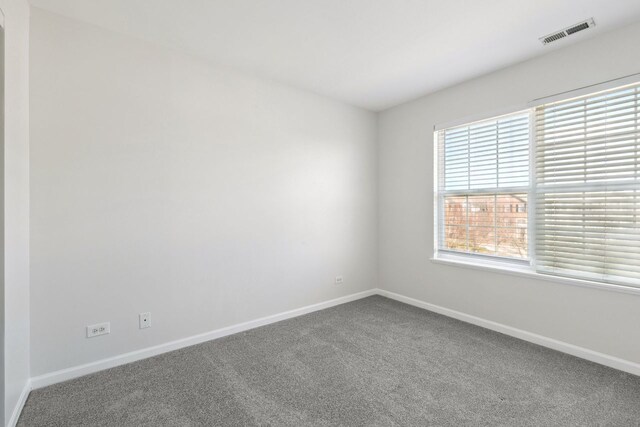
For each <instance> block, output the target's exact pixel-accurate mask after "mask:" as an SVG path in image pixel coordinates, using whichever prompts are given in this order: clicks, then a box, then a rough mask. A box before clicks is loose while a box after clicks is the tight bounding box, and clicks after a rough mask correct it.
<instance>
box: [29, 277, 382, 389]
mask: <svg viewBox="0 0 640 427" xmlns="http://www.w3.org/2000/svg"><path fill="white" fill-rule="evenodd" d="M375 294H376V290H375V289H370V290H368V291H364V292H358V293H355V294H351V295H347V296H344V297H340V298H336V299H332V300H329V301H325V302H321V303H318V304H312V305H308V306H306V307H302V308H297V309H294V310H289V311H285V312H282V313H278V314H274V315H271V316H267V317H262V318H260V319H255V320H250V321H248V322H244V323H238V324H236V325H232V326H228V327H226V328H221V329H216V330H214V331H210V332H205V333H203V334H199V335H193V336H191V337H187V338H182V339H179V340H175V341H171V342H168V343H165V344H160V345H156V346H153V347H148V348H144V349H141V350H136V351H132V352H130V353H124V354H120V355H117V356H113V357H109V358H106V359H102V360H98V361H95V362H91V363H87V364H84V365H80V366H74V367H71V368H67V369H61V370H59V371H55V372H51V373H48V374H44V375H40V376H37V377H33V378H31V387H32V388H33V389H38V388H42V387H46V386H48V385H51V384H56V383H59V382H62V381H67V380H70V379H73V378H77V377H81V376H84V375H88V374H92V373H94V372H98V371H102V370H105V369H109V368H113V367H115V366H120V365H124V364H127V363H131V362H135V361H138V360H141V359H146V358H148V357H152V356H157V355H158V354H162V353H166V352H169V351H173V350H178V349H180V348H184V347H189V346H192V345H195V344H200V343H203V342H205V341H210V340H214V339H216V338H222V337H225V336H227V335H232V334H237V333H238V332H243V331H247V330H249V329H253V328H257V327H260V326H264V325H268V324H270V323H275V322H279V321H281V320H285V319H290V318H292V317H297V316H301V315H303V314H307V313H311V312H314V311H318V310H323V309H325V308H329V307H333V306H336V305H340V304H344V303H347V302H351V301H355V300H358V299H361V298H365V297H368V296H371V295H375Z"/></svg>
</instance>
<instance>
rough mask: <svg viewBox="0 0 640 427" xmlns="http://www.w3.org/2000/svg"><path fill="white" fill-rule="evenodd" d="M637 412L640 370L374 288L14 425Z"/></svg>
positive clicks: (67, 398) (614, 418)
mask: <svg viewBox="0 0 640 427" xmlns="http://www.w3.org/2000/svg"><path fill="white" fill-rule="evenodd" d="M639 423H640V377H636V376H633V375H629V374H625V373H623V372H620V371H616V370H613V369H609V368H606V367H603V366H600V365H597V364H594V363H591V362H587V361H584V360H581V359H577V358H575V357H572V356H568V355H565V354H563V353H558V352H555V351H552V350H548V349H545V348H543V347H539V346H536V345H533V344H529V343H527V342H524V341H520V340H517V339H514V338H510V337H508V336H505V335H501V334H498V333H495V332H492V331H489V330H486V329H482V328H479V327H476V326H472V325H469V324H466V323H463V322H459V321H456V320H453V319H450V318H447V317H444V316H440V315H437V314H434V313H430V312H428V311H424V310H421V309H418V308H415V307H412V306H408V305H405V304H402V303H399V302H395V301H392V300H389V299H386V298H383V297H380V296H374V297H369V298H366V299H363V300H359V301H355V302H352V303H348V304H344V305H341V306H338V307H334V308H331V309H327V310H323V311H319V312H316V313H312V314H308V315H305V316H302V317H298V318H295V319H291V320H286V321H283V322H279V323H276V324H273V325H269V326H265V327H262V328H258V329H254V330H251V331H248V332H244V333H240V334H237V335H233V336H229V337H226V338H222V339H218V340H215V341H210V342H207V343H204V344H200V345H197V346H193V347H189V348H186V349H182V350H178V351H175V352H172V353H167V354H163V355H161V356H157V357H154V358H151V359H146V360H142V361H140V362H136V363H133V364H130V365H126V366H121V367H118V368H113V369H110V370H107V371H103V372H99V373H97V374H93V375H89V376H86V377H83V378H79V379H76V380H72V381H68V382H66V383H62V384H56V385H53V386H50V387H47V388H44V389H40V390H35V391H33V392H32V393H31V395H30V396H29V399H28V401H27V404H26V406H25V408H24V411H23V413H22V416H21V418H20V421H19V423H18V425H19V426H80V425H82V426H214V425H220V426H222V425H224V426H237V425H247V426H248V425H272V426H278V425H287V426H305V425H314V426H328V425H347V426H376V425H378V426H393V425H420V426H425V425H455V426H459V425H491V426H495V425H508V426H515V425H518V426H520V425H531V426H551V425H561V426H566V425H580V426H582V425H618V426H630V425H639Z"/></svg>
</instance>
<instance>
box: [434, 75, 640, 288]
mask: <svg viewBox="0 0 640 427" xmlns="http://www.w3.org/2000/svg"><path fill="white" fill-rule="evenodd" d="M639 125H640V84H631V85H627V86H622V87H617V88H614V89H609V90H606V91H602V92H597V93H593V94H587V95H583V96H580V97H575V98H571V99H564V100H558V101H554V102H552V103H546V104H542V105H538V106H536V107H534V108H532V109H530V110H527V111H524V112H519V113H515V114H510V115H506V116H501V117H496V118H493V119H489V120H483V121H479V122H475V123H471V124H466V125H463V126H456V127H451V128H446V129H442V130H439V131H437V132H436V137H437V153H438V156H437V162H438V166H437V167H438V174H437V186H436V196H437V214H436V218H437V223H436V230H437V235H438V236H437V239H436V250H437V253H438V255H440V254H445V253H455V254H458V255H460V256H466V257H470V256H473V257H475V258H478V257H485V258H483V259H499V260H500V261H506V262H519V263H525V264H526V265H528V266H529V267H528V268H529V269H530V271H532V272H534V271H535V272H537V273H541V274H550V275H556V276H565V277H572V278H578V279H586V280H591V281H598V282H606V283H614V284H622V285H627V286H635V287H640V127H639ZM530 239H531V242H530V241H529V240H530Z"/></svg>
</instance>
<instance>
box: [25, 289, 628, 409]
mask: <svg viewBox="0 0 640 427" xmlns="http://www.w3.org/2000/svg"><path fill="white" fill-rule="evenodd" d="M371 295H381V296H384V297H387V298H391V299H394V300H396V301H400V302H404V303H406V304H410V305H413V306H416V307H420V308H423V309H425V310H429V311H433V312H435V313H439V314H442V315H445V316H448V317H452V318H454V319H458V320H462V321H463V322H467V323H471V324H474V325H477V326H481V327H483V328H487V329H491V330H493V331H496V332H500V333H503V334H505V335H509V336H512V337H515V338H519V339H522V340H524V341H529V342H532V343H534V344H538V345H541V346H544V347H548V348H551V349H554V350H558V351H561V352H563V353H567V354H570V355H572V356H576V357H580V358H582V359H586V360H590V361H592V362H595V363H599V364H601V365H605V366H609V367H611V368H615V369H619V370H621V371H625V372H628V373H631V374H634V375H640V364H638V363H635V362H631V361H628V360H624V359H620V358H617V357H614V356H610V355H607V354H604V353H599V352H597V351H593V350H589V349H587V348H584V347H579V346H576V345H573V344H569V343H566V342H563V341H558V340H555V339H553V338H548V337H545V336H542V335H538V334H535V333H532V332H527V331H524V330H521V329H517V328H514V327H511V326H507V325H504V324H501V323H497V322H493V321H491V320H486V319H482V318H480V317H476V316H472V315H469V314H465V313H462V312H459V311H455V310H452V309H449V308H445V307H441V306H438V305H435V304H430V303H427V302H424V301H420V300H417V299H415V298H410V297H406V296H404V295H400V294H396V293H394V292H389V291H385V290H383V289H371V290H368V291H364V292H359V293H356V294H352V295H347V296H344V297H340V298H336V299H333V300H330V301H325V302H321V303H318V304H313V305H309V306H306V307H302V308H298V309H294V310H290V311H286V312H283V313H278V314H274V315H271V316H267V317H262V318H260V319H255V320H251V321H248V322H244V323H239V324H236V325H232V326H228V327H226V328H221V329H216V330H214V331H210V332H206V333H203V334H199V335H194V336H191V337H187V338H182V339H179V340H176V341H171V342H168V343H165V344H160V345H157V346H153V347H148V348H144V349H141V350H137V351H132V352H130V353H125V354H121V355H118V356H113V357H109V358H106V359H102V360H98V361H95V362H91V363H87V364H84V365H80V366H74V367H71V368H67V369H62V370H59V371H55V372H51V373H48V374H44V375H40V376H37V377H33V378H31V384H30V387H31V388H32V389H38V388H42V387H45V386H48V385H51V384H55V383H59V382H62V381H67V380H70V379H73V378H77V377H81V376H84V375H88V374H92V373H94V372H98V371H102V370H105V369H109V368H113V367H115V366H120V365H124V364H127V363H131V362H135V361H138V360H141V359H146V358H148V357H152V356H156V355H158V354H162V353H166V352H169V351H173V350H178V349H180V348H184V347H189V346H192V345H195V344H200V343H202V342H205V341H210V340H213V339H216V338H221V337H225V336H227V335H232V334H236V333H238V332H243V331H246V330H249V329H253V328H257V327H260V326H264V325H268V324H270V323H275V322H279V321H281V320H285V319H290V318H293V317H297V316H301V315H303V314H307V313H311V312H314V311H318V310H323V309H325V308H329V307H333V306H336V305H340V304H344V303H347V302H351V301H355V300H358V299H361V298H365V297H368V296H371ZM27 395H28V391H27V392H26V394H25V396H24V398H25V400H26V396H27ZM22 403H23V404H24V402H22ZM20 409H21V407H20ZM17 414H19V412H17ZM16 420H17V417H16Z"/></svg>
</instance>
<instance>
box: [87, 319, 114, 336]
mask: <svg viewBox="0 0 640 427" xmlns="http://www.w3.org/2000/svg"><path fill="white" fill-rule="evenodd" d="M110 333H111V324H110V323H109V322H105V323H96V324H95V325H89V326H87V338H91V337H97V336H98V335H106V334H110Z"/></svg>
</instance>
